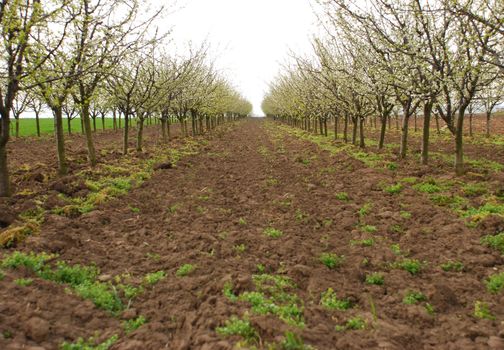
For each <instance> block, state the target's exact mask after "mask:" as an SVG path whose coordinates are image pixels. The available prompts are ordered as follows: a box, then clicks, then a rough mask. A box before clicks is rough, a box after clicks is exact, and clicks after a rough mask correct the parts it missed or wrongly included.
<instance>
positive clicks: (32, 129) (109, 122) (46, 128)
mask: <svg viewBox="0 0 504 350" xmlns="http://www.w3.org/2000/svg"><path fill="white" fill-rule="evenodd" d="M121 122H123V121H121ZM132 122H133V125H134V123H135V119H133V120H132ZM39 123H40V133H41V134H52V133H54V119H53V118H40V119H39ZM92 124H93V122H92V121H91V125H92ZM71 127H72V132H75V133H80V132H81V120H80V118H75V119H72V121H71ZM91 127H92V126H91ZM113 127H114V124H113V119H112V118H105V129H112V128H113ZM96 128H97V130H102V120H101V118H97V119H96ZM63 129H64V131H65V132H66V133H67V132H68V121H67V120H66V119H65V120H63ZM11 135H15V121H14V120H12V122H11ZM35 135H37V125H36V121H35V118H20V119H19V136H35Z"/></svg>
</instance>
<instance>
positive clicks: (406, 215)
mask: <svg viewBox="0 0 504 350" xmlns="http://www.w3.org/2000/svg"><path fill="white" fill-rule="evenodd" d="M400 215H401V217H402V218H403V219H410V218H411V213H410V212H409V211H405V210H402V211H401V212H400Z"/></svg>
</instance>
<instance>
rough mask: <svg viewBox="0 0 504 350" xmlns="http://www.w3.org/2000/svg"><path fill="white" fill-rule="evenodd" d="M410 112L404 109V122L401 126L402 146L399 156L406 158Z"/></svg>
mask: <svg viewBox="0 0 504 350" xmlns="http://www.w3.org/2000/svg"><path fill="white" fill-rule="evenodd" d="M409 118H410V115H409V112H408V111H406V109H405V111H404V115H403V123H402V127H401V147H400V149H399V158H400V159H404V158H406V152H407V150H408V124H409Z"/></svg>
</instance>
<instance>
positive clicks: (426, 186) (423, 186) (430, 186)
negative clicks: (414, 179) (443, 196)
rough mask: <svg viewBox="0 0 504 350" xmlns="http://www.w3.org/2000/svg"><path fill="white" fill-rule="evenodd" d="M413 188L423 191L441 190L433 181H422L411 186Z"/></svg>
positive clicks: (435, 191) (434, 191)
mask: <svg viewBox="0 0 504 350" xmlns="http://www.w3.org/2000/svg"><path fill="white" fill-rule="evenodd" d="M413 189H415V190H417V191H419V192H423V193H437V192H441V190H442V189H441V187H440V186H438V185H437V184H435V183H430V182H423V183H419V184H416V185H414V186H413Z"/></svg>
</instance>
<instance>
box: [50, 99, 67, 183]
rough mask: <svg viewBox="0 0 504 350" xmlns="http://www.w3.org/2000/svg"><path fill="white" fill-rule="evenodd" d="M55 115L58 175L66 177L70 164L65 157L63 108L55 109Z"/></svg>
mask: <svg viewBox="0 0 504 350" xmlns="http://www.w3.org/2000/svg"><path fill="white" fill-rule="evenodd" d="M52 110H53V113H54V132H55V136H56V149H57V156H58V174H59V175H66V174H67V173H68V164H67V161H66V156H65V137H64V134H63V132H64V131H63V110H62V108H61V107H53V108H52Z"/></svg>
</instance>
